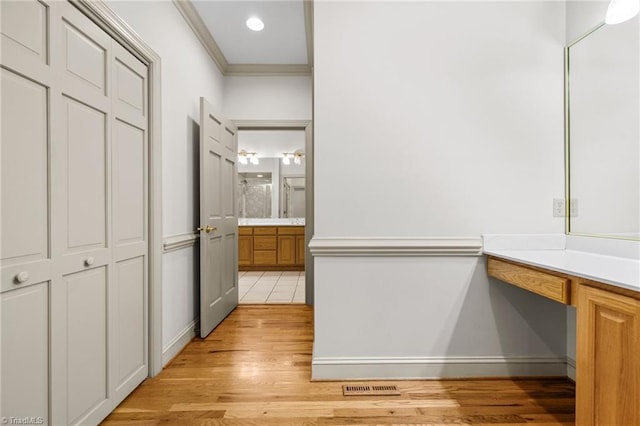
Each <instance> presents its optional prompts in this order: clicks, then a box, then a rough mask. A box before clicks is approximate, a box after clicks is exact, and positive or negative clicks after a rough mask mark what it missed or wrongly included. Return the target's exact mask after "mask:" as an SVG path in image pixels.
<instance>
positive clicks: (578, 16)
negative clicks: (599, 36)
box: [566, 0, 609, 44]
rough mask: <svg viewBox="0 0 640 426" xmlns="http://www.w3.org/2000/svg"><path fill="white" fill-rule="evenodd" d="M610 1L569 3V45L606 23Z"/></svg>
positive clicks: (594, 0)
mask: <svg viewBox="0 0 640 426" xmlns="http://www.w3.org/2000/svg"><path fill="white" fill-rule="evenodd" d="M608 7H609V0H589V1H573V0H570V1H567V30H566V37H567V44H569V43H572V42H574V41H575V40H577V39H578V38H579V37H582V36H583V35H585V34H586V33H587V32H589V31H591V30H592V29H593V28H595V27H596V26H598V25H600V24H601V23H603V22H604V17H605V16H606V14H607V8H608Z"/></svg>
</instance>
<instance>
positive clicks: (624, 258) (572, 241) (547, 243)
mask: <svg viewBox="0 0 640 426" xmlns="http://www.w3.org/2000/svg"><path fill="white" fill-rule="evenodd" d="M483 243H484V244H483V251H484V253H485V254H486V255H488V256H489V259H488V261H487V270H488V274H489V276H492V277H494V278H497V279H499V280H501V281H504V282H507V283H509V284H512V285H515V286H518V287H520V288H522V289H525V290H528V291H531V292H533V293H536V294H539V295H541V296H544V297H547V298H549V299H552V300H555V301H557V302H560V303H564V304H567V305H573V306H575V307H576V312H577V316H576V337H577V339H576V341H577V352H576V357H577V363H576V424H577V425H580V426H598V425H640V404H638V401H640V357H638V353H640V242H638V241H623V240H607V239H604V238H589V237H574V236H568V237H565V236H564V235H547V236H505V235H485V236H484V237H483Z"/></svg>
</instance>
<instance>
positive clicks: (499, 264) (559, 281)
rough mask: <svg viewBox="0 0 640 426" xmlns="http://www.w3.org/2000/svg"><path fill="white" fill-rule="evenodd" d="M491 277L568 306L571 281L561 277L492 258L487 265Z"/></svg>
mask: <svg viewBox="0 0 640 426" xmlns="http://www.w3.org/2000/svg"><path fill="white" fill-rule="evenodd" d="M487 270H488V273H489V276H491V277H494V278H497V279H499V280H501V281H505V282H508V283H509V284H513V285H515V286H518V287H520V288H523V289H525V290H529V291H531V292H533V293H536V294H539V295H541V296H544V297H548V298H549V299H551V300H555V301H556V302H560V303H564V304H565V305H568V304H569V302H570V300H569V299H570V297H569V294H570V288H569V287H570V281H569V279H568V278H565V277H559V276H556V275H552V274H548V273H546V272H542V271H538V270H535V269H531V268H528V267H526V266H521V265H516V264H514V263H510V262H505V261H502V260H498V259H495V258H492V257H490V258H489V261H488V263H487Z"/></svg>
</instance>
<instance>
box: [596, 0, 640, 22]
mask: <svg viewBox="0 0 640 426" xmlns="http://www.w3.org/2000/svg"><path fill="white" fill-rule="evenodd" d="M638 12H640V0H611V3H609V7H608V8H607V16H606V17H605V18H604V22H605V23H606V24H607V25H614V24H620V23H622V22H625V21H628V20H629V19H631V18H633V17H634V16H636V15H637V14H638Z"/></svg>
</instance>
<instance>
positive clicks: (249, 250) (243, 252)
mask: <svg viewBox="0 0 640 426" xmlns="http://www.w3.org/2000/svg"><path fill="white" fill-rule="evenodd" d="M252 263H253V228H251V227H240V228H239V229H238V266H245V265H251V264H252Z"/></svg>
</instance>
